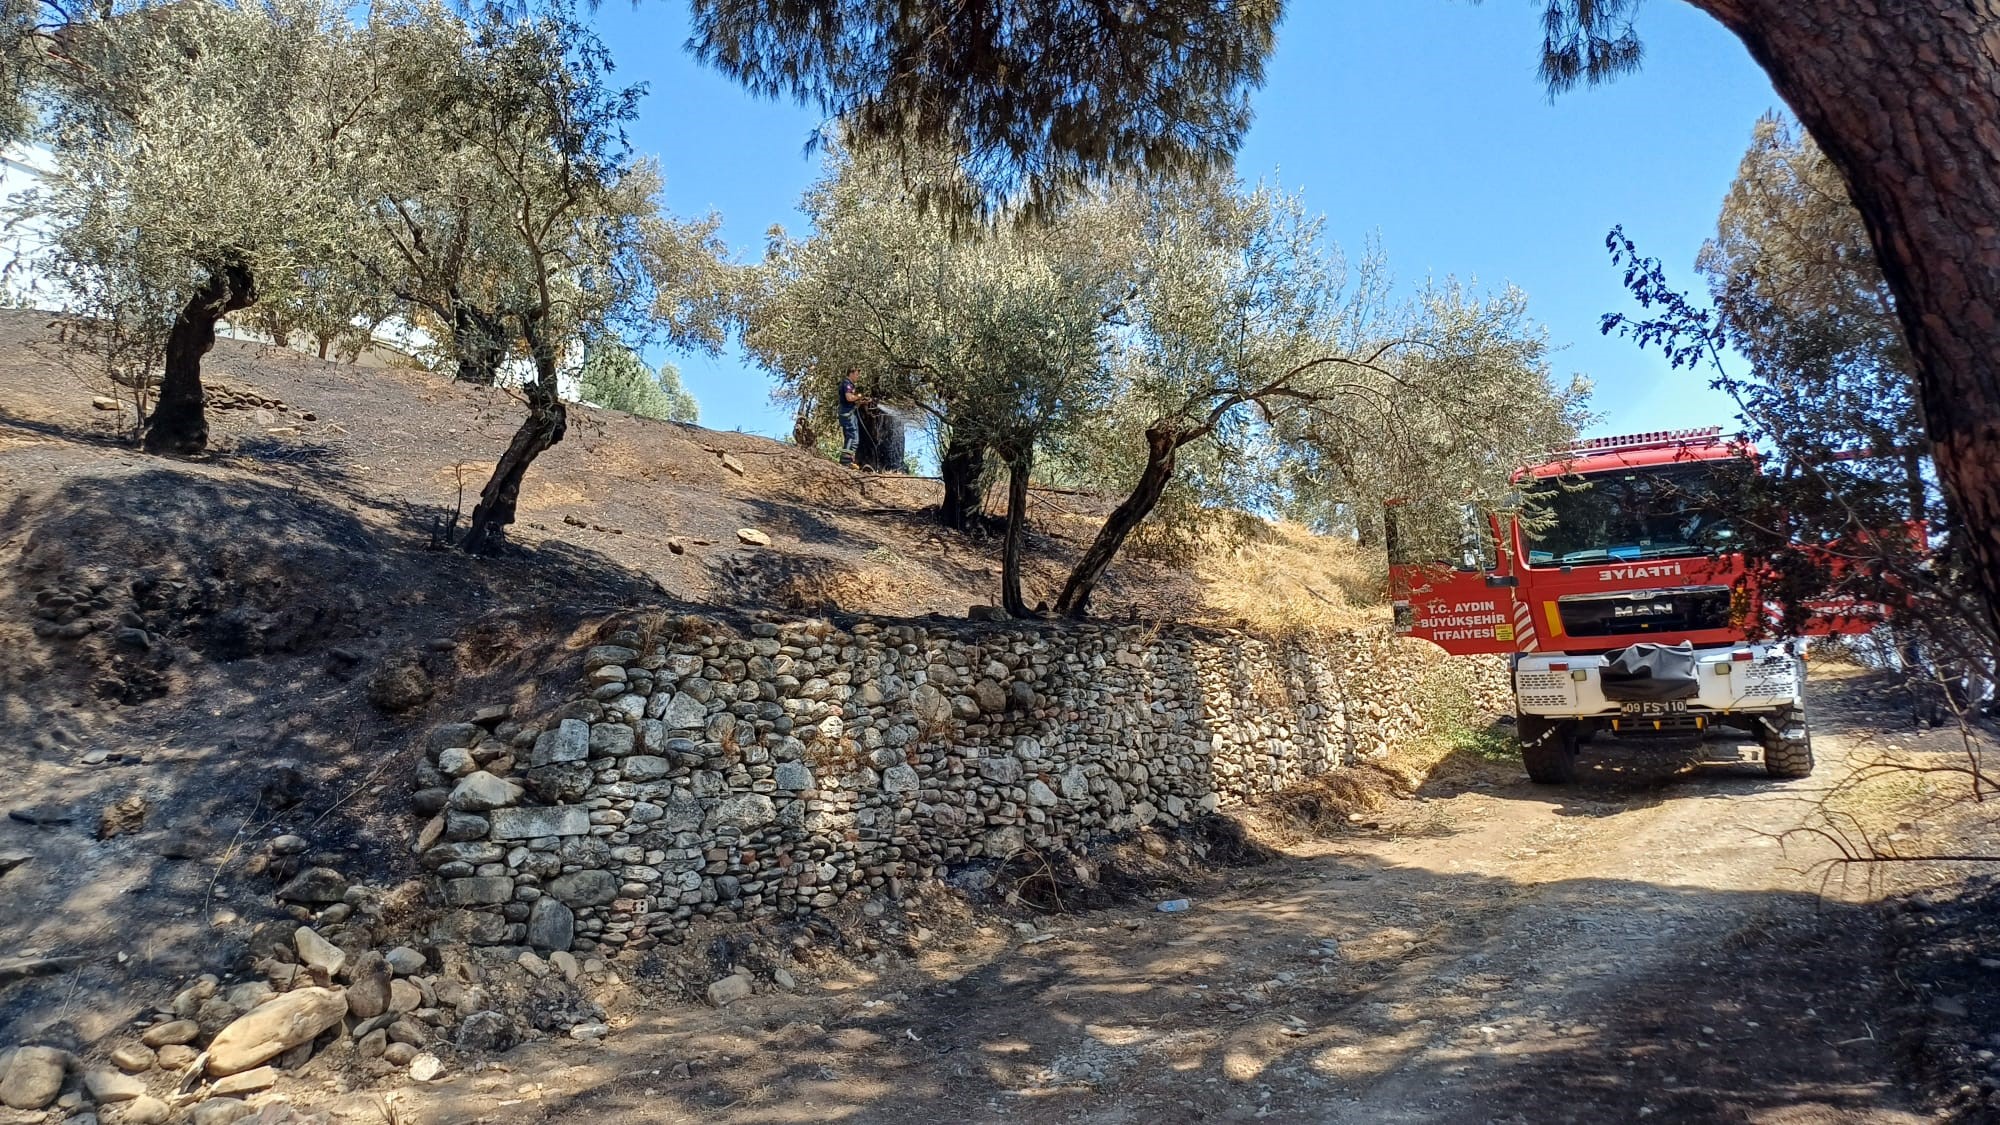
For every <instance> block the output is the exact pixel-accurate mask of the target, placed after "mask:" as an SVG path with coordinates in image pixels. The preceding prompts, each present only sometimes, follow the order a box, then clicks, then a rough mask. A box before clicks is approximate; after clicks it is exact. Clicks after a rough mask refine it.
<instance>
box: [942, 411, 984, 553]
mask: <svg viewBox="0 0 2000 1125" xmlns="http://www.w3.org/2000/svg"><path fill="white" fill-rule="evenodd" d="M938 471H939V473H940V474H941V475H942V476H943V478H944V502H943V503H942V504H940V505H939V506H938V522H939V523H941V524H943V525H945V526H946V527H948V528H951V529H952V530H953V531H970V530H971V529H972V527H973V525H974V524H976V523H978V522H979V519H980V517H981V516H982V515H984V514H985V507H986V502H985V498H984V497H983V496H982V494H981V491H980V488H979V480H980V478H981V477H983V476H985V475H986V444H985V443H984V442H981V441H978V440H975V439H973V438H971V437H969V436H967V435H966V434H964V433H961V432H959V431H957V430H954V431H953V432H952V435H951V440H950V441H947V442H946V443H945V447H944V456H943V457H942V458H940V460H939V470H938Z"/></svg>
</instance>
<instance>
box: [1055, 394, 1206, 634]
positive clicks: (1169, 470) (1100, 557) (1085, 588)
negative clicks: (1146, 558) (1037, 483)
mask: <svg viewBox="0 0 2000 1125" xmlns="http://www.w3.org/2000/svg"><path fill="white" fill-rule="evenodd" d="M1186 440H1187V438H1186V437H1184V436H1183V435H1182V433H1181V432H1180V431H1179V430H1176V429H1173V428H1171V427H1168V426H1165V425H1154V426H1152V427H1151V428H1149V429H1148V430H1147V431H1146V468H1145V470H1144V471H1142V472H1141V473H1140V474H1139V483H1138V484H1136V485H1134V486H1133V487H1132V494H1131V495H1130V496H1127V497H1126V498H1125V502H1124V503H1122V504H1120V505H1118V507H1116V508H1114V509H1112V512H1111V515H1110V516H1108V517H1106V518H1105V520H1104V526H1103V527H1101V528H1098V529H1097V538H1096V539H1094V540H1092V541H1091V544H1090V549H1089V550H1087V551H1085V552H1084V553H1083V557H1082V558H1081V559H1078V560H1077V562H1076V567H1075V569H1073V570H1071V571H1070V572H1069V580H1068V581H1067V582H1064V583H1063V592H1062V597H1061V598H1059V599H1057V601H1056V612H1057V613H1060V614H1062V615H1063V616H1065V617H1082V616H1083V615H1084V614H1086V613H1088V612H1089V611H1090V595H1091V594H1092V593H1093V592H1094V591H1096V589H1097V583H1098V581H1099V580H1100V579H1102V578H1103V577H1104V572H1105V571H1106V570H1109V569H1110V568H1111V560H1112V559H1114V558H1116V557H1117V556H1118V548H1120V547H1122V546H1124V545H1125V538H1126V537H1127V536H1129V535H1131V534H1132V529H1133V528H1135V527H1138V526H1139V524H1140V523H1141V522H1142V521H1143V520H1145V518H1146V517H1147V516H1148V515H1151V514H1152V511H1153V509H1154V508H1156V507H1158V506H1159V503H1160V496H1161V495H1162V494H1164V493H1165V492H1166V491H1167V485H1168V483H1170V482H1171V481H1172V480H1173V479H1174V459H1175V456H1176V455H1177V454H1178V453H1179V452H1180V448H1181V445H1182V444H1183V443H1184V442H1185V441H1186Z"/></svg>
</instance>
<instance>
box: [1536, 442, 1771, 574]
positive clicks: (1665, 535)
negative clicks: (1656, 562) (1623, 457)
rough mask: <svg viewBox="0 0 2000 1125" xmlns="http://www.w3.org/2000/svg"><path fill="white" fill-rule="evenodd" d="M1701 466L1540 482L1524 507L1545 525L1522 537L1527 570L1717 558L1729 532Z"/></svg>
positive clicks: (1710, 476) (1710, 481)
mask: <svg viewBox="0 0 2000 1125" xmlns="http://www.w3.org/2000/svg"><path fill="white" fill-rule="evenodd" d="M1715 483H1716V482H1715V481H1714V480H1713V470H1712V466H1711V465H1710V464H1709V463H1703V462H1696V463H1688V464H1678V465H1656V466H1650V467H1647V468H1640V469H1617V470H1613V471H1610V472H1601V473H1591V474H1589V475H1587V476H1583V477H1570V478H1567V479H1564V480H1561V481H1555V480H1549V481H1542V482H1539V483H1538V484H1537V486H1536V487H1535V489H1534V491H1533V493H1532V496H1533V499H1532V505H1533V507H1534V508H1537V509H1539V510H1540V511H1541V512H1542V513H1544V517H1543V520H1542V521H1541V522H1545V523H1547V525H1548V526H1545V527H1542V528H1540V529H1538V530H1536V531H1531V532H1528V533H1527V534H1526V535H1525V536H1524V537H1525V538H1526V540H1527V544H1526V545H1527V550H1528V565H1529V566H1568V565H1570V564H1573V563H1591V562H1625V561H1630V560H1633V559H1660V558H1671V557H1674V556H1687V555H1707V554H1717V553H1720V552H1722V551H1725V550H1728V549H1729V544H1730V541H1731V540H1732V539H1733V538H1734V537H1735V532H1734V531H1733V530H1731V528H1730V527H1729V524H1728V521H1727V520H1726V519H1723V518H1721V517H1720V515H1719V512H1720V508H1721V505H1719V504H1718V503H1717V501H1716V498H1715V495H1714V484H1715Z"/></svg>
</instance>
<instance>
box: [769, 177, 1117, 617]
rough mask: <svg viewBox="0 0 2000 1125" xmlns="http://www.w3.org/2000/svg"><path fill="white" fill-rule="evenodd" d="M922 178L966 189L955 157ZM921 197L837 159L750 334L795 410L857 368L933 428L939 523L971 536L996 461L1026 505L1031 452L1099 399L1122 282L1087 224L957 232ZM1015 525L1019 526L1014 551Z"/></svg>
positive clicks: (809, 204) (775, 251)
mask: <svg viewBox="0 0 2000 1125" xmlns="http://www.w3.org/2000/svg"><path fill="white" fill-rule="evenodd" d="M925 176H926V180H927V181H946V182H958V181H960V180H961V179H962V174H961V172H960V171H959V169H958V167H957V165H956V164H955V163H954V162H953V161H952V160H951V159H950V158H948V157H947V158H943V159H938V160H934V161H933V162H932V163H931V164H930V165H928V166H927V170H926V173H925ZM924 190H925V188H924V187H923V186H922V185H917V186H912V185H910V184H908V183H906V182H905V180H904V178H903V177H902V175H900V174H899V173H898V171H897V170H896V168H895V167H894V166H893V165H892V164H891V163H890V162H888V161H885V160H883V159H880V158H878V157H876V156H874V155H872V154H863V155H859V156H850V155H848V154H846V153H844V152H843V153H839V154H836V155H835V156H834V157H833V158H832V159H831V160H830V161H829V163H828V170H827V174H826V176H825V177H824V178H823V179H822V180H821V181H820V182H818V183H817V184H815V185H814V187H813V188H812V189H811V190H810V191H809V192H808V193H807V195H806V198H805V200H804V202H803V204H802V209H803V210H804V211H805V212H806V214H807V216H808V217H809V218H810V219H811V220H812V223H813V229H812V231H811V233H810V234H809V235H808V236H806V237H804V238H798V239H794V238H788V237H785V236H783V235H782V233H780V234H778V235H776V236H774V239H773V243H772V246H771V251H770V254H769V255H768V257H767V259H766V264H765V267H764V269H763V270H762V271H761V275H760V284H759V290H758V297H757V298H756V300H755V301H754V302H753V303H752V305H751V306H750V307H749V310H748V312H747V314H746V317H747V324H748V327H747V330H746V333H745V340H746V342H747V343H748V345H749V347H750V349H751V351H752V352H753V353H754V354H756V355H757V356H758V357H759V359H760V360H762V362H763V363H764V364H765V365H766V366H767V367H768V368H770V370H771V371H772V372H773V373H774V374H776V375H777V376H778V377H779V379H780V380H781V382H782V384H783V393H784V394H786V395H787V396H789V397H791V398H793V399H794V400H795V401H799V402H801V403H802V404H807V405H810V404H814V403H824V402H830V401H831V398H832V394H833V391H834V388H835V387H836V386H837V384H838V380H839V379H840V377H841V375H842V374H843V373H844V372H846V371H847V370H848V369H850V368H854V369H858V370H859V371H860V372H861V373H862V374H863V376H864V379H863V381H864V382H865V383H866V384H867V386H866V389H867V390H868V391H869V392H870V393H872V394H873V395H874V396H875V397H877V398H880V399H883V400H885V401H888V402H892V403H898V404H902V405H905V406H907V407H908V408H910V409H911V410H913V411H915V412H917V413H920V414H921V415H922V416H924V417H925V418H927V419H928V420H929V421H930V422H931V423H932V425H933V426H934V428H935V430H936V432H937V433H938V434H939V437H940V441H939V445H940V449H941V458H940V460H941V463H942V472H943V477H944V499H943V503H942V504H941V506H940V509H939V514H940V519H941V520H942V522H944V523H945V524H946V525H947V526H950V527H954V528H958V529H961V530H963V529H965V528H968V527H970V526H972V525H973V523H974V522H975V521H976V520H977V518H978V515H979V511H980V491H981V489H980V485H981V481H982V475H983V468H984V466H985V464H986V461H987V455H988V452H989V451H993V452H995V453H997V454H998V455H999V457H1000V459H1001V460H1002V462H1003V463H1004V464H1005V465H1006V467H1007V470H1008V472H1009V473H1010V475H1011V477H1012V478H1013V484H1012V489H1011V490H1012V491H1013V492H1014V493H1015V494H1016V495H1018V496H1019V497H1020V498H1021V504H1020V505H1010V507H1019V506H1021V505H1024V504H1025V489H1026V487H1027V477H1028V474H1029V473H1030V472H1031V471H1032V463H1033V455H1034V447H1035V445H1036V444H1037V442H1038V441H1039V440H1041V437H1042V435H1045V434H1046V433H1047V432H1048V431H1049V430H1050V428H1051V427H1053V426H1057V425H1060V424H1063V423H1064V422H1065V421H1067V420H1069V419H1072V418H1074V417H1076V416H1077V415H1078V414H1079V413H1080V411H1081V409H1082V408H1081V407H1080V406H1079V405H1078V404H1079V403H1081V402H1083V401H1085V400H1088V399H1089V398H1090V397H1091V396H1092V394H1093V391H1092V387H1093V385H1094V383H1093V380H1096V379H1098V378H1099V376H1100V373H1101V370H1102V359H1101V351H1102V345H1101V342H1100V340H1101V331H1102V329H1103V326H1104V325H1105V323H1106V321H1107V318H1108V317H1109V316H1110V315H1111V306H1112V305H1114V304H1115V294H1114V293H1113V283H1114V282H1115V281H1116V280H1117V272H1116V270H1115V269H1114V268H1113V265H1112V262H1111V260H1110V257H1109V256H1108V255H1107V253H1106V249H1105V240H1104V239H1103V238H1102V232H1101V231H1100V230H1099V229H1098V227H1096V226H1092V225H1090V224H1089V222H1088V221H1087V220H1086V219H1084V218H1081V217H1070V218H1067V219H1064V220H1060V221H1050V222H1045V223H1038V224H1033V225H1024V226H1019V227H1001V228H995V229H981V228H973V227H955V226H953V225H952V224H951V223H949V222H947V221H944V220H942V219H940V218H939V217H938V216H936V215H934V214H926V213H925V211H924V209H923V204H922V202H921V197H922V194H923V192H924ZM1092 213H1093V214H1094V212H1092ZM1019 530H1020V521H1018V520H1011V521H1010V535H1009V543H1010V547H1009V551H1010V556H1009V557H1015V556H1016V555H1017V553H1018V549H1019ZM1003 571H1004V572H1006V573H1007V574H1009V575H1010V576H1011V575H1012V574H1014V573H1015V568H1010V567H1004V566H1003ZM1010 581H1011V578H1010ZM1016 600H1017V601H1018V599H1016Z"/></svg>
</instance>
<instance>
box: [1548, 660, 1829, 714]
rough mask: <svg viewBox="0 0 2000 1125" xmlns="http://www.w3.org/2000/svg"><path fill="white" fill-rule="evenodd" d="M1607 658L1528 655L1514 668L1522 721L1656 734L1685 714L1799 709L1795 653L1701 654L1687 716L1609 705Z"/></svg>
mask: <svg viewBox="0 0 2000 1125" xmlns="http://www.w3.org/2000/svg"><path fill="white" fill-rule="evenodd" d="M1605 663H1606V661H1605V659H1604V657H1602V656H1595V655H1591V656H1582V655H1570V654H1565V653H1546V652H1535V653H1523V654H1522V655H1520V656H1518V657H1516V658H1515V660H1514V704H1515V706H1516V707H1517V708H1518V709H1519V710H1520V712H1521V714H1523V715H1541V716H1546V717H1548V718H1576V719H1585V718H1604V719H1618V720H1621V724H1620V725H1623V723H1622V720H1625V719H1631V720H1634V722H1633V725H1634V726H1635V727H1637V728H1641V729H1644V728H1651V727H1652V726H1653V725H1654V724H1653V721H1654V720H1662V719H1665V720H1668V721H1671V720H1673V719H1675V718H1677V717H1679V716H1681V715H1683V714H1685V715H1692V716H1696V717H1703V716H1705V717H1707V718H1709V719H1718V718H1720V717H1722V716H1724V715H1729V714H1752V713H1769V712H1773V711H1781V710H1784V709H1786V708H1790V707H1797V706H1800V705H1801V702H1802V700H1803V694H1802V693H1803V691H1804V688H1805V666H1804V665H1803V664H1802V663H1801V662H1800V661H1799V658H1798V657H1797V656H1795V655H1793V653H1792V650H1791V648H1790V646H1787V645H1782V644H1777V645H1731V646H1728V647H1718V648H1707V649H1696V650H1695V664H1696V672H1697V675H1696V678H1695V682H1696V685H1697V693H1696V695H1695V696H1694V697H1693V698H1691V699H1688V700H1687V701H1686V703H1685V710H1684V711H1683V710H1681V709H1680V708H1678V707H1676V708H1674V709H1673V710H1671V711H1664V710H1663V711H1660V712H1655V713H1650V714H1635V713H1632V712H1629V711H1628V710H1627V709H1626V707H1625V705H1623V704H1621V703H1619V702H1618V701H1616V700H1611V699H1606V698H1605V697H1604V686H1603V678H1602V677H1603V670H1604V666H1605Z"/></svg>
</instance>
